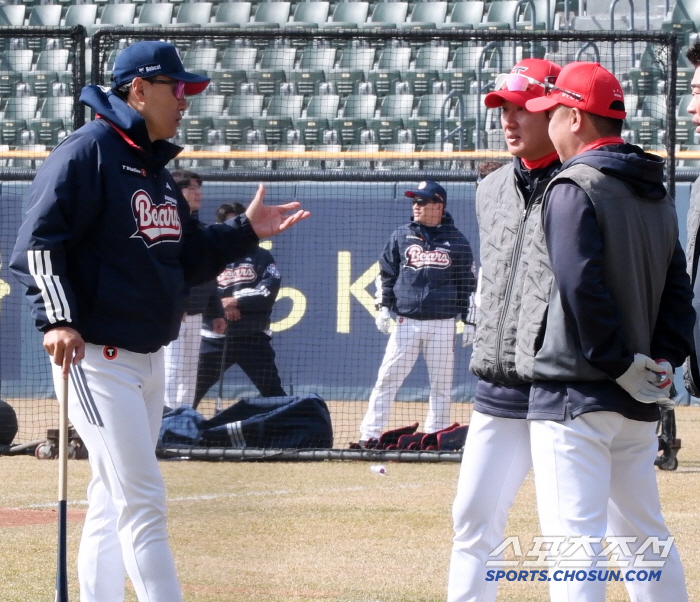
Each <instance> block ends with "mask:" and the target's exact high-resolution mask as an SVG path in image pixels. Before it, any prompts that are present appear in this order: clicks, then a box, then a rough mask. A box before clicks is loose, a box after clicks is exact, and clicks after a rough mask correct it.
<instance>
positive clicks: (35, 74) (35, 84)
mask: <svg viewBox="0 0 700 602" xmlns="http://www.w3.org/2000/svg"><path fill="white" fill-rule="evenodd" d="M65 73H67V74H69V75H70V77H71V78H72V77H73V72H72V71H66V72H65ZM22 80H23V81H24V83H26V84H27V86H28V89H29V94H30V95H32V96H38V97H39V98H45V97H47V96H56V95H62V96H66V95H67V94H69V91H68V89H67V87H66V86H65V85H61V86H59V85H58V84H59V77H58V73H56V72H55V71H30V72H29V73H25V74H24V76H23V77H22ZM56 92H63V93H62V94H56Z"/></svg>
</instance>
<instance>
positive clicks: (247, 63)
mask: <svg viewBox="0 0 700 602" xmlns="http://www.w3.org/2000/svg"><path fill="white" fill-rule="evenodd" d="M257 57H258V49H257V48H254V47H252V46H232V47H230V48H226V49H225V50H224V51H223V53H222V55H221V69H230V70H236V71H238V70H240V71H254V70H255V64H256V63H257Z"/></svg>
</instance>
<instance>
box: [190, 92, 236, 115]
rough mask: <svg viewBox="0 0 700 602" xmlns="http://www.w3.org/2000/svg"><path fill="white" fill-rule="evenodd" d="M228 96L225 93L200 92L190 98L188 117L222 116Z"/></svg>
mask: <svg viewBox="0 0 700 602" xmlns="http://www.w3.org/2000/svg"><path fill="white" fill-rule="evenodd" d="M225 100H226V97H225V96H224V95H223V94H198V95H197V96H192V97H191V98H190V99H189V100H188V105H189V107H188V109H187V116H188V117H220V116H222V115H223V112H224V102H225Z"/></svg>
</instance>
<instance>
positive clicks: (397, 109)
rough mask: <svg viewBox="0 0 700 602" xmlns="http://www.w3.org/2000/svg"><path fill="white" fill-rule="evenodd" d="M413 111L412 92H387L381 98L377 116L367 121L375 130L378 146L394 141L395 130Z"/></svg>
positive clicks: (399, 127)
mask: <svg viewBox="0 0 700 602" xmlns="http://www.w3.org/2000/svg"><path fill="white" fill-rule="evenodd" d="M412 113H413V95H412V94H389V95H388V96H385V97H384V98H383V99H382V103H381V106H380V108H379V118H378V119H373V120H371V121H370V122H369V124H370V127H371V128H372V129H373V130H374V131H376V132H377V137H378V142H379V144H380V146H384V145H386V144H391V143H393V142H395V141H396V138H395V136H396V132H397V131H399V130H400V129H402V128H403V127H404V124H405V123H407V122H408V121H409V120H410V119H411V115H412Z"/></svg>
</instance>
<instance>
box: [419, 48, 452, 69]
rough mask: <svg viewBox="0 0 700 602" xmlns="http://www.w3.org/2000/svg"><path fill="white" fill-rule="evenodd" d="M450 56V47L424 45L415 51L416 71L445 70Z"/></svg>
mask: <svg viewBox="0 0 700 602" xmlns="http://www.w3.org/2000/svg"><path fill="white" fill-rule="evenodd" d="M449 56H450V47H449V46H447V45H442V46H437V45H435V44H425V45H424V46H421V47H420V48H418V50H417V51H416V62H415V65H414V68H415V70H416V71H427V70H433V69H435V70H437V71H443V70H444V69H446V68H447V60H448V59H449Z"/></svg>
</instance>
